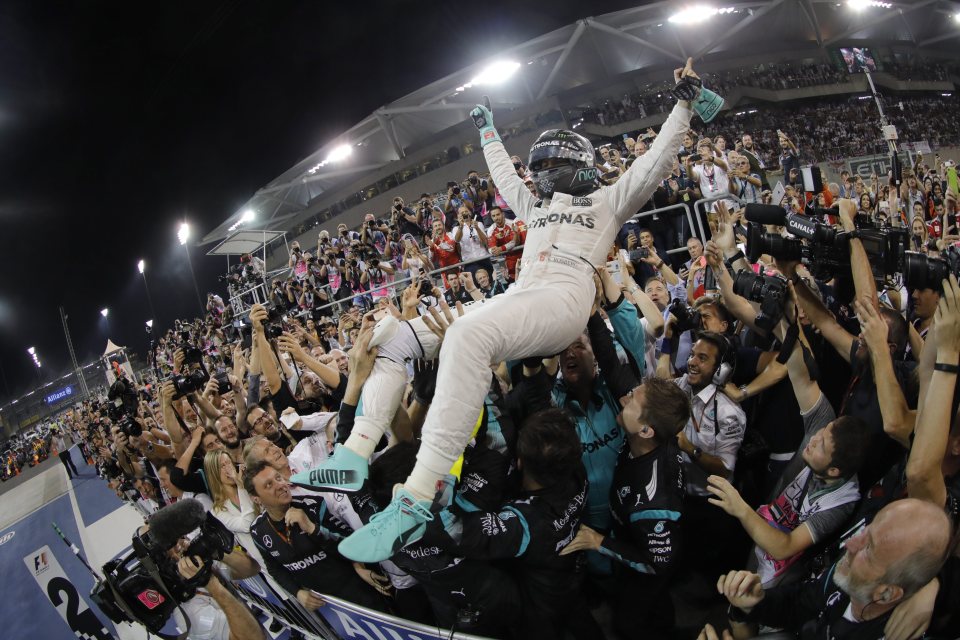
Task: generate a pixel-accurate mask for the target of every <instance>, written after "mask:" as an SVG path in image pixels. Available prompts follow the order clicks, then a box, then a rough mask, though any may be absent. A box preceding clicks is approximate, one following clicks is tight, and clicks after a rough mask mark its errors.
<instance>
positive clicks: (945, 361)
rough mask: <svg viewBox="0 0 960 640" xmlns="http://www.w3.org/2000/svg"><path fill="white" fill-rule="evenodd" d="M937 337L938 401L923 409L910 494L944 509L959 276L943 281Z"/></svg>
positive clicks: (933, 391)
mask: <svg viewBox="0 0 960 640" xmlns="http://www.w3.org/2000/svg"><path fill="white" fill-rule="evenodd" d="M935 322H936V324H935V325H934V338H933V342H932V343H931V344H930V345H929V346H930V348H934V347H935V348H936V350H937V361H936V362H937V364H936V365H935V367H934V370H933V376H932V377H931V378H930V384H929V388H928V389H927V395H928V396H930V397H933V398H935V401H933V402H927V403H925V404H924V405H923V407H922V408H921V409H920V415H919V417H918V418H917V429H916V433H915V435H914V438H913V448H912V449H911V450H910V458H909V459H908V461H907V491H908V492H909V493H910V497H911V498H919V499H921V500H929V501H930V502H932V503H934V504H936V505H938V506H941V507H942V506H944V505H945V504H946V500H947V487H946V484H945V483H944V480H943V470H942V466H941V465H942V464H943V457H944V455H945V454H946V452H947V444H948V443H949V441H950V427H951V426H952V425H951V420H952V418H953V416H952V415H951V413H950V410H951V408H952V407H953V393H954V389H955V387H956V384H957V365H958V364H960V286H958V284H957V279H956V276H953V275H951V276H950V280H949V281H947V280H944V281H943V294H942V295H941V296H940V302H939V304H938V305H937V313H936V316H935Z"/></svg>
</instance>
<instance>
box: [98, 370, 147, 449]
mask: <svg viewBox="0 0 960 640" xmlns="http://www.w3.org/2000/svg"><path fill="white" fill-rule="evenodd" d="M107 400H108V401H109V402H110V404H108V405H107V415H108V416H110V419H111V420H112V421H113V422H114V424H116V425H117V426H118V427H119V428H120V431H121V432H123V433H125V434H127V435H128V436H131V437H135V438H136V437H139V436H140V434H142V433H143V427H141V426H140V423H139V422H137V421H136V416H137V388H136V387H135V386H134V385H133V384H132V383H131V382H129V381H128V380H127V379H126V378H123V377H119V378H117V379H116V380H115V381H114V383H113V384H112V385H110V390H109V391H108V392H107Z"/></svg>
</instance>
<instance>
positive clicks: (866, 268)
mask: <svg viewBox="0 0 960 640" xmlns="http://www.w3.org/2000/svg"><path fill="white" fill-rule="evenodd" d="M856 213H857V205H856V204H854V202H853V200H841V201H840V223H841V224H842V225H843V229H844V231H848V232H854V231H856V230H857V227H856V226H855V225H854V224H853V216H854V215H856ZM850 268H851V271H852V272H853V286H854V287H855V288H856V291H857V299H860V298H863V297H864V296H868V297H869V298H870V304H871V305H872V306H873V307H874V308H876V307H877V305H878V304H879V301H878V299H877V283H876V281H875V280H874V279H873V271H872V270H871V269H870V259H869V258H868V257H867V252H866V250H865V249H864V248H863V243H862V242H861V241H860V239H859V238H852V239H851V240H850Z"/></svg>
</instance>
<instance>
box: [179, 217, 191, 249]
mask: <svg viewBox="0 0 960 640" xmlns="http://www.w3.org/2000/svg"><path fill="white" fill-rule="evenodd" d="M177 239H178V240H180V244H187V240H189V239H190V225H188V224H187V223H186V222H182V223H180V229H179V230H177Z"/></svg>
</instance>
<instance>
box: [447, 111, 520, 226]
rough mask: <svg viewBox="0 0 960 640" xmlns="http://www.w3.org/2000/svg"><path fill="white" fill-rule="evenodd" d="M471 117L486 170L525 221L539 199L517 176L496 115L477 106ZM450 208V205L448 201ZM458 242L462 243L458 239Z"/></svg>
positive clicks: (518, 215) (512, 207)
mask: <svg viewBox="0 0 960 640" xmlns="http://www.w3.org/2000/svg"><path fill="white" fill-rule="evenodd" d="M470 116H471V117H472V118H473V123H474V124H475V125H476V126H477V129H479V130H480V145H481V146H482V147H483V155H484V157H485V158H486V159H487V167H489V168H490V175H491V176H493V182H494V184H496V185H497V188H498V189H499V190H500V195H502V196H503V199H504V200H506V201H507V204H509V205H510V209H511V210H512V211H513V212H514V214H516V216H517V217H518V218H520V219H521V220H526V219H527V217H528V215H529V214H530V212H531V211H533V208H534V206H536V204H537V199H536V198H535V197H534V196H533V194H531V193H530V190H529V189H527V185H526V184H525V183H524V182H523V180H522V179H521V178H520V176H519V175H517V170H516V169H514V167H513V162H511V161H510V155H509V154H508V153H507V150H506V149H505V148H504V146H503V142H501V141H500V134H499V133H497V130H496V128H495V127H494V126H493V114H492V113H491V112H490V110H489V109H488V108H487V107H485V106H483V105H479V104H478V105H477V106H476V108H475V109H474V110H473V111H472V112H470ZM447 204H448V205H449V204H450V201H449V200H448V201H447ZM460 226H463V225H460ZM457 241H458V242H459V239H457Z"/></svg>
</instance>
